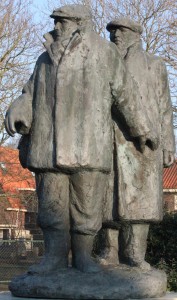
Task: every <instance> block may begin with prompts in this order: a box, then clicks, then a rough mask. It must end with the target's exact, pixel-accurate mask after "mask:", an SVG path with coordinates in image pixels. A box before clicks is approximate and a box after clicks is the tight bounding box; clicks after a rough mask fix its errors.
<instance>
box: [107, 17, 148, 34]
mask: <svg viewBox="0 0 177 300" xmlns="http://www.w3.org/2000/svg"><path fill="white" fill-rule="evenodd" d="M119 27H125V28H129V29H130V30H132V31H134V32H138V33H139V34H142V32H143V27H142V26H141V25H140V24H139V23H137V22H135V21H133V20H131V19H129V18H127V17H121V18H117V19H115V20H113V21H111V22H109V23H108V24H107V26H106V29H107V30H108V31H110V30H111V29H113V28H119Z"/></svg>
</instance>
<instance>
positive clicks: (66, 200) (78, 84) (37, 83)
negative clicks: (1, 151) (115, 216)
mask: <svg viewBox="0 0 177 300" xmlns="http://www.w3.org/2000/svg"><path fill="white" fill-rule="evenodd" d="M51 17H52V18H54V23H55V28H54V31H52V32H49V33H48V34H47V35H45V38H46V40H47V41H46V42H45V44H44V45H45V47H46V49H47V51H46V52H44V53H43V54H42V55H41V56H40V57H39V58H38V60H37V63H36V67H35V69H34V72H33V75H32V76H31V78H30V79H29V82H28V83H27V84H26V86H25V87H24V89H23V92H22V95H21V96H20V97H19V98H18V99H17V100H16V101H15V102H14V103H13V104H12V105H11V106H10V108H9V110H8V112H7V115H6V129H7V131H8V133H9V134H10V135H12V136H13V134H14V133H15V132H19V133H21V134H22V135H23V138H22V141H21V145H20V152H21V153H22V154H23V153H24V151H25V149H26V151H27V159H26V161H25V162H24V161H23V165H25V164H26V167H27V168H29V169H30V170H33V171H34V172H35V175H36V189H37V195H38V200H39V213H38V223H39V225H40V227H41V228H42V230H43V234H44V242H45V256H44V259H43V261H42V263H40V264H39V265H36V266H32V267H31V268H30V270H29V272H30V273H37V274H42V273H47V272H51V271H54V270H57V269H61V268H67V266H68V252H69V250H70V236H71V249H72V255H73V267H76V268H77V269H79V270H80V271H83V272H97V271H99V270H100V268H99V266H98V265H97V264H96V263H95V262H94V261H93V259H92V257H91V252H92V246H93V239H94V236H95V234H96V233H97V231H98V230H99V229H100V228H101V224H102V199H103V197H104V192H105V186H106V182H107V178H108V176H109V173H110V170H111V161H112V148H113V146H112V144H113V142H112V119H111V108H112V106H113V105H115V106H118V107H119V110H120V111H121V112H122V114H123V115H124V117H125V119H126V120H127V121H126V123H127V125H128V126H129V128H130V131H131V135H132V136H136V137H138V138H139V141H140V145H141V146H143V145H144V143H145V142H146V139H151V138H150V135H151V136H153V134H151V133H150V129H151V128H150V126H149V124H150V122H149V123H148V121H147V119H146V118H145V117H142V108H141V107H140V104H138V103H139V94H138V91H136V88H137V87H136V85H135V84H134V82H133V80H132V79H131V78H129V75H128V74H127V73H126V72H125V67H124V64H123V61H122V59H121V57H120V55H119V53H118V51H117V48H116V46H115V45H114V44H113V43H110V42H108V41H106V40H104V39H102V38H101V37H100V36H98V35H97V34H96V33H95V32H94V31H93V29H92V28H93V24H92V19H91V14H90V11H89V10H88V8H87V7H85V6H82V5H69V6H63V7H61V8H59V9H56V10H55V11H54V12H53V14H52V15H51ZM129 85H130V86H131V87H132V91H133V92H132V93H131V92H130V91H131V88H129ZM126 86H128V88H126ZM147 124H148V125H147ZM25 139H26V140H27V143H26V144H27V145H26V147H25V148H24V141H25ZM152 141H154V143H155V144H157V141H156V138H155V137H154V138H153V137H152Z"/></svg>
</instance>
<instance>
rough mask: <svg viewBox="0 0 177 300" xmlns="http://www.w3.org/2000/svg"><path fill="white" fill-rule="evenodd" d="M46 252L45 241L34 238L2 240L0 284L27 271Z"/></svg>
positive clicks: (0, 249) (0, 242) (0, 248)
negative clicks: (33, 239)
mask: <svg viewBox="0 0 177 300" xmlns="http://www.w3.org/2000/svg"><path fill="white" fill-rule="evenodd" d="M43 254H44V242H43V241H41V240H40V241H36V240H35V241H32V240H20V239H19V240H0V284H7V283H8V282H9V281H10V280H11V279H12V278H13V277H14V276H16V275H20V274H23V273H25V272H26V271H27V270H28V268H29V266H31V265H32V264H35V263H38V262H39V261H40V259H41V257H42V256H43Z"/></svg>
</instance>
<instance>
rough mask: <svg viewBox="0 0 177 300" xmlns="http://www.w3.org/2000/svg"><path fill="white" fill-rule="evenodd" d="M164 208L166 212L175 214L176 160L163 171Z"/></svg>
mask: <svg viewBox="0 0 177 300" xmlns="http://www.w3.org/2000/svg"><path fill="white" fill-rule="evenodd" d="M163 196H164V207H165V210H166V211H168V212H177V160H176V161H175V163H174V164H173V165H172V166H171V167H170V168H165V169H164V171H163Z"/></svg>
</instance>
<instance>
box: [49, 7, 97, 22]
mask: <svg viewBox="0 0 177 300" xmlns="http://www.w3.org/2000/svg"><path fill="white" fill-rule="evenodd" d="M50 17H51V18H53V19H55V18H66V19H79V20H81V19H85V20H87V19H91V18H92V14H91V11H90V9H89V8H88V7H87V6H85V5H79V4H71V5H65V6H62V7H60V8H57V9H55V10H54V11H53V13H52V14H51V15H50Z"/></svg>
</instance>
